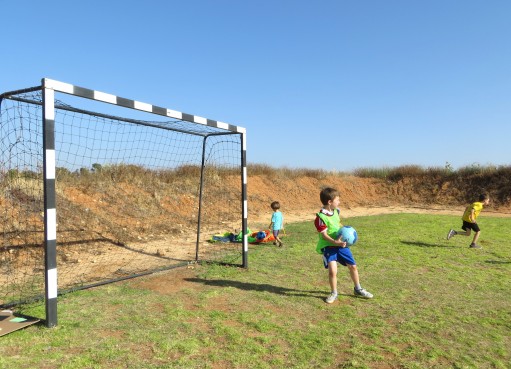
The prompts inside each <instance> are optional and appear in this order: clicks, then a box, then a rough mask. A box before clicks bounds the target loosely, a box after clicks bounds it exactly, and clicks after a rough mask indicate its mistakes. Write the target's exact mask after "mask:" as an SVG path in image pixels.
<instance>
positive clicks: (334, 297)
mask: <svg viewBox="0 0 511 369" xmlns="http://www.w3.org/2000/svg"><path fill="white" fill-rule="evenodd" d="M335 300H337V293H335V292H332V293H331V294H330V296H328V297H327V298H326V299H325V302H326V303H327V304H331V303H332V302H334V301H335Z"/></svg>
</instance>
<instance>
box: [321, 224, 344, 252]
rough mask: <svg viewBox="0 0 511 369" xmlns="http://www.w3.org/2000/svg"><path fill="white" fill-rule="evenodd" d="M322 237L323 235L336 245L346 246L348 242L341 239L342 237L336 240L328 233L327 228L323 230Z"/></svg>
mask: <svg viewBox="0 0 511 369" xmlns="http://www.w3.org/2000/svg"><path fill="white" fill-rule="evenodd" d="M321 237H323V238H324V239H325V240H327V241H328V242H329V243H331V244H332V245H335V246H339V247H343V248H344V247H346V242H344V241H341V238H340V237H339V238H338V239H336V240H334V239H333V238H332V237H330V236H329V235H328V233H327V230H326V229H325V230H324V231H323V232H321Z"/></svg>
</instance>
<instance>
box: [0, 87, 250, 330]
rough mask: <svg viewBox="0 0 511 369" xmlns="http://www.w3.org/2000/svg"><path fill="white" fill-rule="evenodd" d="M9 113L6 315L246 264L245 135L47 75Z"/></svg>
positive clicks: (1, 160) (13, 100)
mask: <svg viewBox="0 0 511 369" xmlns="http://www.w3.org/2000/svg"><path fill="white" fill-rule="evenodd" d="M0 108H1V111H0V123H1V126H0V139H1V142H0V190H1V193H0V307H9V306H14V305H18V304H21V303H24V302H27V301H31V300H37V299H42V298H44V299H45V308H46V325H47V326H48V327H52V326H55V325H57V296H58V295H60V294H62V293H66V292H69V291H73V290H77V289H82V288H89V287H92V286H97V285H100V284H105V283H110V282H114V281H119V280H123V279H127V278H133V277H136V276H140V275H145V274H149V273H154V272H157V271H161V270H165V269H170V268H175V267H179V266H185V265H190V264H193V263H196V262H215V263H226V264H230V265H239V266H242V267H245V268H246V267H248V258H247V255H248V242H247V231H248V229H247V212H248V210H247V186H246V184H247V170H246V131H245V129H244V128H242V127H238V126H234V125H231V124H227V123H223V122H219V121H216V120H211V119H207V118H203V117H200V116H195V115H191V114H186V113H182V112H179V111H176V110H172V109H167V108H162V107H159V106H155V105H151V104H147V103H143V102H140V101H136V100H131V99H126V98H122V97H119V96H115V95H112V94H108V93H104V92H100V91H96V90H91V89H87V88H83V87H78V86H75V85H72V84H68V83H63V82H59V81H55V80H51V79H46V78H45V79H42V82H41V85H40V86H36V87H31V88H26V89H20V90H17V91H11V92H5V93H2V94H1V95H0ZM218 234H221V235H227V238H226V237H220V238H218V237H213V236H214V235H218ZM218 239H221V240H222V241H221V242H219V241H218ZM225 239H227V241H225ZM57 271H58V273H57Z"/></svg>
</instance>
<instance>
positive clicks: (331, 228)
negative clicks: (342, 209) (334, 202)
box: [316, 209, 341, 254]
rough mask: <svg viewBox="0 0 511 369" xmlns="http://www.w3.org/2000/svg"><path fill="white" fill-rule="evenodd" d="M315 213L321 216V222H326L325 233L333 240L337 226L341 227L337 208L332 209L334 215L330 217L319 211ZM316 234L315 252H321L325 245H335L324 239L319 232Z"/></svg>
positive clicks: (335, 236) (337, 229)
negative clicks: (317, 237)
mask: <svg viewBox="0 0 511 369" xmlns="http://www.w3.org/2000/svg"><path fill="white" fill-rule="evenodd" d="M316 215H317V216H318V217H320V218H321V220H322V221H323V223H325V224H326V227H327V234H328V235H329V236H330V237H332V238H333V239H334V240H335V239H336V238H337V231H339V228H341V218H340V217H339V212H338V211H337V209H334V215H332V216H330V217H329V216H328V215H326V214H323V213H321V212H319V213H317V214H316ZM318 236H319V239H318V244H317V245H316V252H317V253H318V254H322V253H323V251H322V250H323V249H324V248H325V247H327V246H336V245H332V244H330V242H328V241H327V240H325V239H324V238H323V236H322V235H321V233H319V234H318Z"/></svg>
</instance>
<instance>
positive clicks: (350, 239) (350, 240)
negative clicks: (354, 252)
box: [337, 226, 358, 246]
mask: <svg viewBox="0 0 511 369" xmlns="http://www.w3.org/2000/svg"><path fill="white" fill-rule="evenodd" d="M337 236H338V237H339V236H340V237H341V240H343V241H344V242H346V245H347V246H353V245H354V244H355V243H356V242H357V240H358V234H357V231H356V230H355V228H353V227H352V226H344V227H342V228H341V229H339V231H338V232H337Z"/></svg>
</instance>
